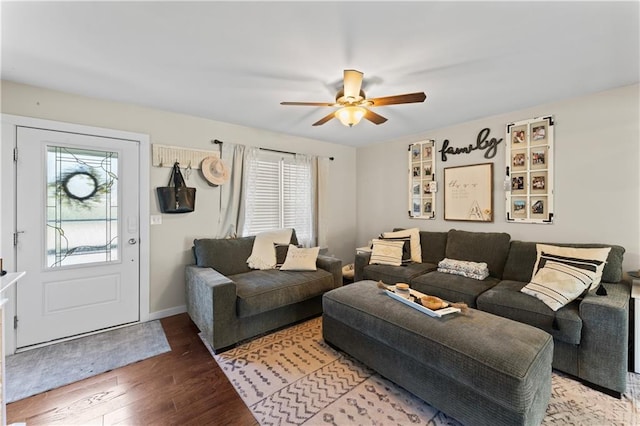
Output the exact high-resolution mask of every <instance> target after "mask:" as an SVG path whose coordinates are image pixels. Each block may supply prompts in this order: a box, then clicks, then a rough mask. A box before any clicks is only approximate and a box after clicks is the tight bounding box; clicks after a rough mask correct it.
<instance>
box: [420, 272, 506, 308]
mask: <svg viewBox="0 0 640 426" xmlns="http://www.w3.org/2000/svg"><path fill="white" fill-rule="evenodd" d="M498 282H500V280H499V279H498V278H494V277H487V278H485V279H484V280H476V279H473V278H467V277H463V276H460V275H453V274H448V273H445V272H438V271H434V272H429V273H428V274H425V275H421V276H419V277H416V278H414V279H412V280H411V282H410V285H411V287H412V288H414V289H416V290H418V291H420V292H422V293H425V294H428V295H431V296H437V297H440V298H442V299H444V300H447V301H449V302H464V303H466V304H467V305H468V306H469V307H471V308H475V307H476V299H477V298H478V296H479V295H480V294H481V293H483V292H485V291H487V290H488V289H490V288H492V287H493V286H495V285H496V284H498Z"/></svg>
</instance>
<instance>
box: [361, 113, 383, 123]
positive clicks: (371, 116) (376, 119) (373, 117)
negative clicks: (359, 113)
mask: <svg viewBox="0 0 640 426" xmlns="http://www.w3.org/2000/svg"><path fill="white" fill-rule="evenodd" d="M364 118H366V119H367V120H369V121H370V122H372V123H373V124H382V123H384V122H385V121H387V119H386V118H384V117H383V116H381V115H380V114H376V113H375V112H373V111H371V110H369V109H368V110H367V112H366V113H365V114H364Z"/></svg>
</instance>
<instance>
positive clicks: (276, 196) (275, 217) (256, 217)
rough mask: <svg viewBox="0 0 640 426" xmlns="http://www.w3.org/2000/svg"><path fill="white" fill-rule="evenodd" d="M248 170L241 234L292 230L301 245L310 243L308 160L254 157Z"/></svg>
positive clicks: (311, 184)
mask: <svg viewBox="0 0 640 426" xmlns="http://www.w3.org/2000/svg"><path fill="white" fill-rule="evenodd" d="M249 168H250V170H249V172H248V182H247V191H246V194H247V200H246V205H247V208H246V211H245V216H246V218H245V227H244V230H243V235H255V234H257V233H259V232H264V231H268V230H273V229H279V228H294V229H295V230H296V235H297V237H298V241H299V242H300V243H301V244H304V245H307V246H308V245H310V244H313V241H312V240H313V234H314V232H313V212H314V191H313V188H314V187H315V183H314V182H313V179H314V178H313V169H312V164H311V159H310V158H309V157H306V156H295V157H294V156H291V157H284V158H283V157H280V156H273V155H268V154H265V155H259V156H256V157H254V158H253V159H252V160H251V161H250V162H249Z"/></svg>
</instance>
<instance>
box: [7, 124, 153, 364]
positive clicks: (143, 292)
mask: <svg viewBox="0 0 640 426" xmlns="http://www.w3.org/2000/svg"><path fill="white" fill-rule="evenodd" d="M0 121H1V123H2V127H1V129H0V132H1V139H0V140H1V145H0V166H1V167H0V257H2V258H3V269H5V270H6V271H10V272H12V271H15V268H16V250H15V247H14V246H13V233H14V232H15V230H16V229H15V227H16V217H15V215H16V211H15V210H16V168H15V163H14V161H13V148H14V147H15V146H16V128H17V127H18V126H25V127H35V128H40V129H47V130H58V131H64V132H70V133H83V134H89V135H96V136H103V137H109V138H118V139H129V140H135V141H138V143H139V144H140V156H139V165H138V181H139V182H140V192H139V193H140V322H146V321H149V319H150V318H149V265H150V253H149V250H150V244H149V220H148V217H149V209H150V205H149V204H150V201H149V199H150V198H149V188H150V185H149V178H150V176H149V174H150V171H149V164H150V152H151V149H150V138H149V135H145V134H142V133H132V132H126V131H120V130H113V129H106V128H101V127H92V126H85V125H80V124H73V123H65V122H59V121H51V120H43V119H39V118H32V117H23V116H17V115H8V114H0ZM18 155H19V154H18ZM17 285H20V284H19V283H18V284H17ZM16 287H17V286H16V285H14V286H12V288H11V289H10V290H8V291H7V292H6V293H7V294H3V297H5V298H8V299H9V303H7V304H6V305H5V321H4V336H5V353H6V354H8V355H10V354H13V353H15V351H16V330H15V329H14V328H13V317H14V316H15V315H16V307H17V303H16V302H17V300H16Z"/></svg>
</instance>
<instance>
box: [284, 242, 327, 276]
mask: <svg viewBox="0 0 640 426" xmlns="http://www.w3.org/2000/svg"><path fill="white" fill-rule="evenodd" d="M319 253H320V247H312V248H300V247H296V246H294V245H293V244H289V250H288V251H287V258H286V259H285V261H284V263H283V264H282V267H280V270H281V271H315V270H317V267H316V261H317V260H318V254H319Z"/></svg>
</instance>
